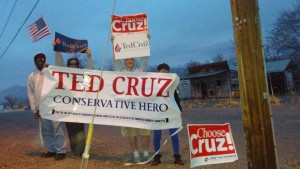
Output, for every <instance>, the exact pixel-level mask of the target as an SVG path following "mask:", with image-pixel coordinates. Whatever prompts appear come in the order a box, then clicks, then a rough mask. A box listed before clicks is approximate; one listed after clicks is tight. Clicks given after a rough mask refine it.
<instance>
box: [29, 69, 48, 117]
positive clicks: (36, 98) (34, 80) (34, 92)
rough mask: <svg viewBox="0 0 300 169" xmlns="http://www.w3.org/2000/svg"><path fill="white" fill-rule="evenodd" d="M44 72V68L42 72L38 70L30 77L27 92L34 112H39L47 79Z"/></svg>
mask: <svg viewBox="0 0 300 169" xmlns="http://www.w3.org/2000/svg"><path fill="white" fill-rule="evenodd" d="M44 70H45V69H44V68H43V69H42V71H40V70H38V69H36V70H35V71H34V72H32V73H31V74H30V75H29V77H28V85H27V92H28V98H29V103H30V108H31V110H32V111H33V112H35V111H37V110H39V105H40V98H41V92H42V88H43V83H44V77H45V73H44Z"/></svg>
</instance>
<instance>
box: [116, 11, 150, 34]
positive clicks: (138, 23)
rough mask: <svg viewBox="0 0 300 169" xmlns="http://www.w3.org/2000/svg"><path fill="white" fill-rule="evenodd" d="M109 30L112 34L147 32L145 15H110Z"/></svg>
mask: <svg viewBox="0 0 300 169" xmlns="http://www.w3.org/2000/svg"><path fill="white" fill-rule="evenodd" d="M111 30H112V33H113V34H120V33H121V34H123V33H134V32H148V20H147V15H146V14H145V13H142V14H135V15H123V16H119V15H112V21H111Z"/></svg>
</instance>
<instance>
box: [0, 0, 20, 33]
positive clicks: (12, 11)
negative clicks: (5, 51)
mask: <svg viewBox="0 0 300 169" xmlns="http://www.w3.org/2000/svg"><path fill="white" fill-rule="evenodd" d="M17 1H18V0H16V1H15V3H14V6H13V8H12V9H11V11H10V13H9V16H8V18H7V20H6V23H5V25H4V27H3V29H2V32H1V34H0V38H1V36H2V34H3V32H4V30H5V28H6V26H7V23H8V21H9V20H10V16H11V14H12V13H13V11H14V9H15V6H16V4H17Z"/></svg>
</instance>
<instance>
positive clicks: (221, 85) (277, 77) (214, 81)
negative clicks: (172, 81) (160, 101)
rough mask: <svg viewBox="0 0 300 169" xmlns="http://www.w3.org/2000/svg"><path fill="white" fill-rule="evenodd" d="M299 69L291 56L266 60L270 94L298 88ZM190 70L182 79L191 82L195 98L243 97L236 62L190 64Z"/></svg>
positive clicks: (191, 90)
mask: <svg viewBox="0 0 300 169" xmlns="http://www.w3.org/2000/svg"><path fill="white" fill-rule="evenodd" d="M295 70H296V65H295V64H294V63H293V61H291V60H290V59H287V60H278V61H271V62H266V71H267V80H268V86H269V91H270V94H284V93H287V92H289V91H292V90H295V86H296V85H295V78H294V74H295ZM188 71H189V73H188V75H187V76H185V77H184V78H182V80H185V81H187V80H189V81H190V93H191V98H192V99H206V98H234V97H239V82H238V71H237V67H236V66H235V65H228V63H227V61H222V62H216V63H209V64H203V65H198V66H193V67H189V68H188ZM182 93H183V92H182ZM179 95H180V93H179Z"/></svg>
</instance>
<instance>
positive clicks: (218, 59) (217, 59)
mask: <svg viewBox="0 0 300 169" xmlns="http://www.w3.org/2000/svg"><path fill="white" fill-rule="evenodd" d="M225 60H226V58H225V56H223V54H220V53H218V54H217V55H216V56H214V57H213V58H212V61H213V62H214V63H216V62H222V61H225Z"/></svg>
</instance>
